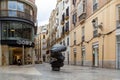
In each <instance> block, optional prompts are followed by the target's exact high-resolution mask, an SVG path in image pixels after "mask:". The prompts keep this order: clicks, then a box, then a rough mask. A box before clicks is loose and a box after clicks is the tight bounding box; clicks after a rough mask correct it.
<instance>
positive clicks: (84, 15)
mask: <svg viewBox="0 0 120 80" xmlns="http://www.w3.org/2000/svg"><path fill="white" fill-rule="evenodd" d="M85 18H86V13H84V12H83V13H82V14H81V15H80V16H79V21H80V24H82V23H84V21H85Z"/></svg>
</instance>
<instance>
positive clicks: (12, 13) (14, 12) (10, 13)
mask: <svg viewBox="0 0 120 80" xmlns="http://www.w3.org/2000/svg"><path fill="white" fill-rule="evenodd" d="M8 15H9V16H14V17H15V16H17V12H16V11H9V12H8Z"/></svg>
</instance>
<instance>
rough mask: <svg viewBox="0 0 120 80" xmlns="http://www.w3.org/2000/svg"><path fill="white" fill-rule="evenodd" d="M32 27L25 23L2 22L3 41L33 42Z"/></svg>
mask: <svg viewBox="0 0 120 80" xmlns="http://www.w3.org/2000/svg"><path fill="white" fill-rule="evenodd" d="M32 28H33V27H32V25H29V24H27V23H23V22H11V21H4V22H2V40H4V39H16V40H19V39H27V40H32V33H33V31H32Z"/></svg>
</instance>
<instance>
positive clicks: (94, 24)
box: [92, 19, 103, 30]
mask: <svg viewBox="0 0 120 80" xmlns="http://www.w3.org/2000/svg"><path fill="white" fill-rule="evenodd" d="M92 24H93V27H95V28H99V29H101V30H102V29H103V23H102V22H101V23H100V24H97V23H96V20H95V19H93V20H92Z"/></svg>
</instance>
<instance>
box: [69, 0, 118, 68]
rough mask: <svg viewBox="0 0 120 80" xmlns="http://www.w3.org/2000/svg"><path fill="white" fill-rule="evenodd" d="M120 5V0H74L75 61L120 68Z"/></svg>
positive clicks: (72, 50)
mask: <svg viewBox="0 0 120 80" xmlns="http://www.w3.org/2000/svg"><path fill="white" fill-rule="evenodd" d="M119 5H120V1H119V0H106V1H105V0H72V1H71V32H70V37H71V54H72V55H71V57H72V64H74V65H83V66H94V67H104V68H118V69H120V52H119ZM78 36H79V37H78Z"/></svg>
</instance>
